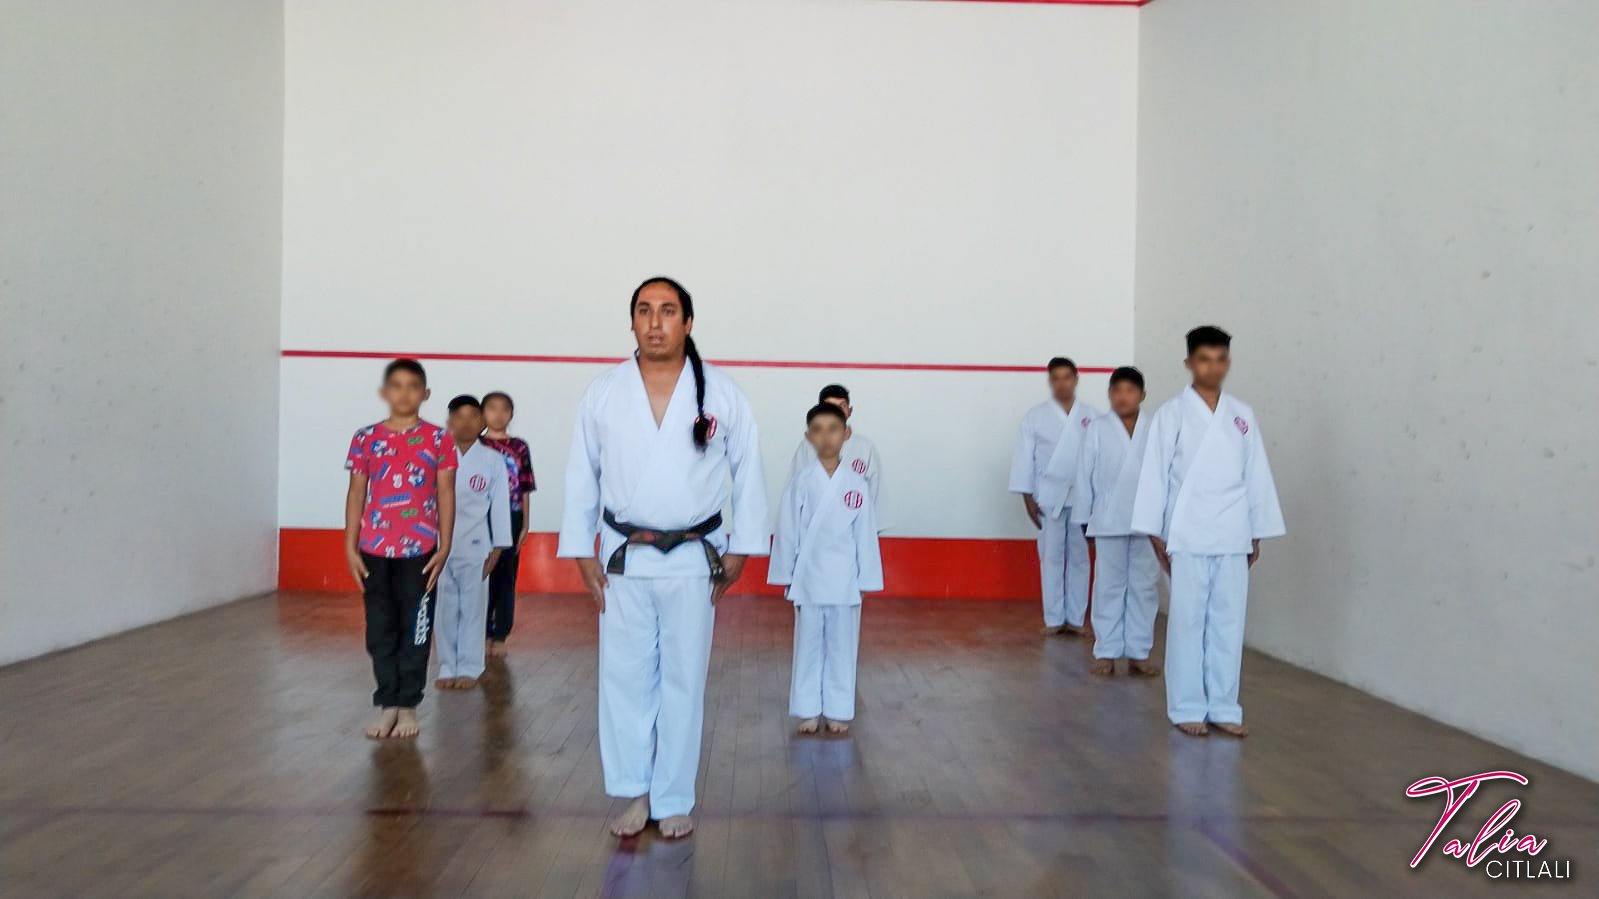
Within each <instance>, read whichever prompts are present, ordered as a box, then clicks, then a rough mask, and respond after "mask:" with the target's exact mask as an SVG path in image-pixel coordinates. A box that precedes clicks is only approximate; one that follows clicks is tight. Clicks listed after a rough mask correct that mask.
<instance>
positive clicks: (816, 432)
mask: <svg viewBox="0 0 1599 899" xmlns="http://www.w3.org/2000/svg"><path fill="white" fill-rule="evenodd" d="M805 439H806V440H809V441H810V442H811V446H812V447H813V448H814V449H815V450H816V455H818V456H820V457H821V458H823V459H832V458H834V457H836V456H837V455H838V454H839V453H841V452H843V451H844V422H843V421H841V420H839V417H838V416H836V415H818V416H816V417H815V418H813V419H811V423H810V424H809V425H807V426H806V428H805Z"/></svg>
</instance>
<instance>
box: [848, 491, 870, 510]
mask: <svg viewBox="0 0 1599 899" xmlns="http://www.w3.org/2000/svg"><path fill="white" fill-rule="evenodd" d="M864 502H866V497H864V496H861V492H860V491H859V490H846V491H845V492H844V505H846V506H848V507H850V508H851V509H859V508H860V507H861V504H862V503H864Z"/></svg>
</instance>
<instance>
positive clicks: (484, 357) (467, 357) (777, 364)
mask: <svg viewBox="0 0 1599 899" xmlns="http://www.w3.org/2000/svg"><path fill="white" fill-rule="evenodd" d="M283 356H284V358H287V359H399V358H401V357H405V358H410V359H442V360H452V361H458V362H542V363H546V364H550V363H553V364H565V365H615V364H616V363H618V362H621V361H622V359H623V358H624V357H622V356H516V355H505V354H496V353H405V352H393V353H390V352H383V353H379V352H373V351H369V350H284V351H283ZM710 361H711V362H712V363H714V364H716V365H723V366H727V367H729V368H848V369H858V370H868V371H873V370H875V371H960V372H1041V371H1043V370H1044V368H1045V367H1044V366H1042V365H957V364H940V363H931V362H807V361H799V360H785V359H712V360H710ZM1077 370H1078V371H1080V372H1086V373H1088V374H1110V373H1111V372H1112V371H1115V369H1114V368H1106V367H1103V366H1093V365H1084V366H1081V367H1079V368H1078V369H1077Z"/></svg>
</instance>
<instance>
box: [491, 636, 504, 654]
mask: <svg viewBox="0 0 1599 899" xmlns="http://www.w3.org/2000/svg"><path fill="white" fill-rule="evenodd" d="M488 651H489V655H491V656H496V657H498V656H503V655H505V641H504V640H490V641H489V650H488Z"/></svg>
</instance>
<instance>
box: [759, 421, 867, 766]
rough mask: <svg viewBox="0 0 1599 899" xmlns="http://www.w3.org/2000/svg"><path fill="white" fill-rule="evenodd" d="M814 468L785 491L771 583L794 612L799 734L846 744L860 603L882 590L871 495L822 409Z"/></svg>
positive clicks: (842, 429)
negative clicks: (828, 736) (820, 733)
mask: <svg viewBox="0 0 1599 899" xmlns="http://www.w3.org/2000/svg"><path fill="white" fill-rule="evenodd" d="M805 419H806V435H805V436H806V439H807V440H809V441H810V445H811V446H812V447H814V448H815V453H816V460H815V461H814V462H811V463H810V464H809V465H807V466H805V467H803V468H802V469H800V470H799V471H796V472H795V473H794V474H793V475H792V476H790V477H789V480H788V485H787V486H786V487H784V488H783V499H782V502H781V504H780V505H779V506H778V509H777V534H776V536H775V537H774V539H773V542H772V560H771V566H770V568H769V570H768V574H767V582H768V583H771V584H776V585H779V586H782V587H787V588H788V589H787V590H785V591H784V594H785V595H786V596H787V597H788V600H789V602H792V603H793V604H794V670H793V674H792V678H793V679H792V682H791V686H790V688H789V707H788V713H789V714H790V715H793V716H794V717H796V718H799V719H801V720H800V725H799V732H800V733H802V734H814V733H816V731H817V728H818V727H819V726H820V724H821V719H822V718H823V717H826V719H827V731H828V733H833V734H843V733H847V732H848V731H849V725H850V722H851V721H853V720H855V659H856V651H857V649H858V648H859V646H860V639H861V593H862V592H863V591H878V590H882V589H883V561H882V557H881V555H880V553H879V550H878V545H877V522H876V520H875V514H874V512H873V506H874V504H873V502H872V494H871V485H870V483H869V482H868V481H867V479H866V478H865V477H864V476H863V475H861V474H860V473H858V472H856V471H855V470H854V469H852V468H850V467H849V466H847V465H844V464H843V458H842V453H843V450H844V443H845V440H846V437H845V433H846V430H847V426H846V424H845V417H844V411H843V410H842V409H840V408H839V407H838V406H836V405H834V404H831V403H828V402H825V401H824V402H821V403H818V404H817V405H816V406H815V407H813V408H812V409H811V411H810V412H809V413H808V414H807V415H806V416H805Z"/></svg>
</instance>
